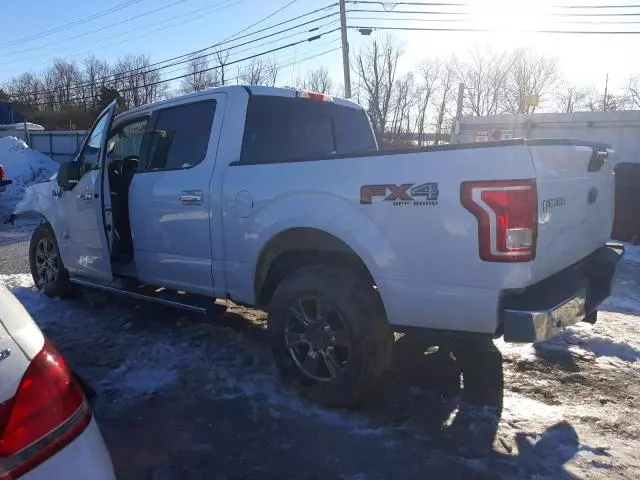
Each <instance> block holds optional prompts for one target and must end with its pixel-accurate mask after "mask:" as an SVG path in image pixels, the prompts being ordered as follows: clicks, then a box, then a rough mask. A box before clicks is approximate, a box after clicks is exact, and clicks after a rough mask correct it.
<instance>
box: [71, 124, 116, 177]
mask: <svg viewBox="0 0 640 480" xmlns="http://www.w3.org/2000/svg"><path fill="white" fill-rule="evenodd" d="M108 118H109V115H104V116H103V117H102V118H101V119H100V120H99V121H98V123H97V124H96V126H95V128H94V129H93V130H92V131H91V133H90V134H89V139H88V140H87V143H85V145H84V148H83V149H82V152H80V156H79V157H78V159H79V161H80V162H81V163H82V165H83V167H84V171H85V172H88V171H89V170H94V169H96V168H100V148H101V147H102V139H103V138H104V136H105V135H106V133H107V127H108V124H107V119H108Z"/></svg>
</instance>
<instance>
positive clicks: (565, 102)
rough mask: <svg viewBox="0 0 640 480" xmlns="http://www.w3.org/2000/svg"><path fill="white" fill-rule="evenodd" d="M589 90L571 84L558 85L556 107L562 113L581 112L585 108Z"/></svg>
mask: <svg viewBox="0 0 640 480" xmlns="http://www.w3.org/2000/svg"><path fill="white" fill-rule="evenodd" d="M588 96H589V91H588V89H585V88H578V87H574V86H572V85H565V86H559V87H558V88H557V93H556V108H557V109H558V110H559V111H560V112H563V113H574V112H581V111H584V110H585V109H586V108H587V103H588Z"/></svg>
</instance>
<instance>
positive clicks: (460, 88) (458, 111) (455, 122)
mask: <svg viewBox="0 0 640 480" xmlns="http://www.w3.org/2000/svg"><path fill="white" fill-rule="evenodd" d="M464 88H465V87H464V83H462V82H460V83H459V84H458V104H457V105H456V118H455V119H454V120H453V126H452V128H451V143H453V142H454V140H455V137H456V134H458V133H459V129H460V119H461V118H462V105H463V101H464Z"/></svg>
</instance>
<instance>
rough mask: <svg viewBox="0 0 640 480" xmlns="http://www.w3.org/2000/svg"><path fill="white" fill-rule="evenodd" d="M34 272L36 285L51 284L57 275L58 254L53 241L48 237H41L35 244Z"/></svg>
mask: <svg viewBox="0 0 640 480" xmlns="http://www.w3.org/2000/svg"><path fill="white" fill-rule="evenodd" d="M35 264H36V273H37V274H38V285H39V286H41V287H42V286H45V285H51V284H53V283H54V282H55V281H56V278H57V276H58V254H57V252H56V248H55V245H54V244H53V241H52V240H51V239H49V238H41V239H40V240H38V243H37V244H36V250H35Z"/></svg>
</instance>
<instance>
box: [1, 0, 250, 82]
mask: <svg viewBox="0 0 640 480" xmlns="http://www.w3.org/2000/svg"><path fill="white" fill-rule="evenodd" d="M225 1H229V0H225ZM245 1H247V0H235V1H232V3H229V4H227V5H224V6H220V7H219V8H216V9H215V10H213V11H211V12H209V13H206V14H204V15H200V16H198V17H197V18H191V19H188V20H183V21H180V22H177V23H173V24H171V25H168V26H164V27H161V28H157V29H155V30H151V31H149V32H146V33H143V34H142V35H135V36H133V37H128V38H125V39H123V40H120V41H117V42H113V43H107V44H105V45H102V46H100V47H97V48H93V49H92V50H88V51H83V52H80V53H76V54H72V55H66V56H65V59H71V58H77V57H80V56H83V55H85V56H86V55H91V54H94V53H95V52H96V51H98V50H102V49H105V48H109V47H113V46H116V45H122V44H123V43H128V42H130V41H132V40H137V39H139V38H143V37H147V36H149V35H152V34H154V33H156V32H160V31H162V32H165V31H166V30H168V29H171V28H175V27H178V26H180V25H184V24H186V23H189V22H193V21H197V20H200V19H202V18H203V17H206V16H208V15H213V14H214V13H217V12H219V11H220V10H224V9H226V8H229V7H233V6H235V5H237V4H239V3H242V2H245ZM223 3H224V2H223ZM214 6H216V5H214ZM211 7H212V5H209V6H208V7H206V9H209V8H211ZM201 10H204V9H201ZM201 10H196V11H192V12H188V13H186V14H182V15H177V16H175V17H173V18H169V19H166V20H163V21H161V22H155V23H152V24H149V25H145V26H144V27H141V29H145V28H148V27H151V26H154V25H159V24H162V23H166V22H173V21H175V20H176V19H177V18H180V17H184V16H187V15H192V14H193V13H196V12H199V11H201ZM111 36H113V35H111ZM108 39H109V37H106V38H101V39H98V40H96V41H94V42H88V43H87V44H85V45H88V44H91V43H100V42H103V41H105V40H108ZM73 48H75V47H71V48H67V49H62V50H58V51H57V52H56V53H59V52H64V51H68V50H71V49H73ZM47 57H51V54H43V55H36V56H33V57H29V58H26V59H25V58H20V59H17V60H12V61H10V62H4V63H5V64H11V63H20V62H23V61H25V60H35V59H38V58H47ZM18 68H20V69H22V70H30V69H32V68H36V67H35V66H34V67H18ZM12 70H15V68H13V69H5V70H0V73H2V72H7V71H12Z"/></svg>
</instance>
